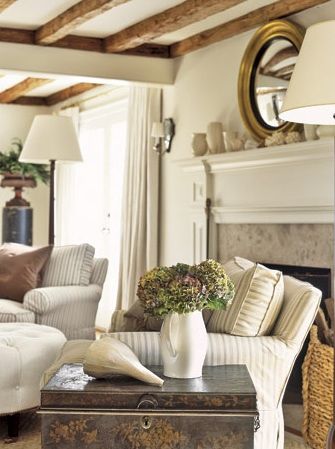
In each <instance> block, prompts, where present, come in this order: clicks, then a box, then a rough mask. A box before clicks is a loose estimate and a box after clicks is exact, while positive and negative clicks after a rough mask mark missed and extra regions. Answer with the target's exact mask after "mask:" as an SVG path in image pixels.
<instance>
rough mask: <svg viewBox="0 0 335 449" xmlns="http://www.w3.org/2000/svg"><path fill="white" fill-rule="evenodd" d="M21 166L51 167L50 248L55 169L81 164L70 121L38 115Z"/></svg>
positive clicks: (77, 143)
mask: <svg viewBox="0 0 335 449" xmlns="http://www.w3.org/2000/svg"><path fill="white" fill-rule="evenodd" d="M19 161H20V162H31V163H34V164H48V163H50V199H49V244H50V245H53V244H54V241H55V210H54V208H55V165H56V161H59V162H77V161H82V156H81V152H80V147H79V142H78V137H77V133H76V130H75V127H74V124H73V120H72V118H71V117H64V116H58V115H36V116H35V118H34V120H33V123H32V125H31V128H30V131H29V133H28V136H27V139H26V141H25V143H24V145H23V149H22V152H21V155H20V158H19Z"/></svg>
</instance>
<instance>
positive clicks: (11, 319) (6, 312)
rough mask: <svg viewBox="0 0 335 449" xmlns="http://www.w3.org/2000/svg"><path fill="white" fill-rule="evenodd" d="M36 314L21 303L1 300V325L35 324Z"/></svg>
mask: <svg viewBox="0 0 335 449" xmlns="http://www.w3.org/2000/svg"><path fill="white" fill-rule="evenodd" d="M34 322H35V314H34V312H32V311H30V310H26V309H25V308H24V306H23V304H21V303H20V302H17V301H11V300H10V299H0V323H34Z"/></svg>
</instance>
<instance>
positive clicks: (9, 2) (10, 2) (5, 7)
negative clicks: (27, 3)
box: [0, 0, 16, 12]
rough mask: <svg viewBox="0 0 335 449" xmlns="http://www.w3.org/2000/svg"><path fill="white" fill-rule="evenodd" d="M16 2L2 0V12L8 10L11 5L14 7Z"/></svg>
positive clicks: (0, 8)
mask: <svg viewBox="0 0 335 449" xmlns="http://www.w3.org/2000/svg"><path fill="white" fill-rule="evenodd" d="M14 2H16V0H0V12H2V11H4V10H5V9H7V8H8V7H9V6H10V5H12V4H13V3H14Z"/></svg>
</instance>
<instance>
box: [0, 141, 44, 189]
mask: <svg viewBox="0 0 335 449" xmlns="http://www.w3.org/2000/svg"><path fill="white" fill-rule="evenodd" d="M22 147H23V145H22V141H21V140H20V139H13V140H12V143H11V147H10V149H9V151H8V152H6V153H2V152H0V175H5V174H6V173H10V174H18V175H20V176H22V177H31V178H33V179H35V180H36V181H41V182H43V183H44V184H47V183H48V181H49V178H50V173H49V170H48V166H47V165H42V164H29V163H25V162H19V157H20V154H21V151H22Z"/></svg>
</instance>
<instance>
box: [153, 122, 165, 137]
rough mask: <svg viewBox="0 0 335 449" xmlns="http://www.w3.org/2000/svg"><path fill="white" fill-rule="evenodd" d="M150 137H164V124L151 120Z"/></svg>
mask: <svg viewBox="0 0 335 449" xmlns="http://www.w3.org/2000/svg"><path fill="white" fill-rule="evenodd" d="M151 137H164V126H163V123H162V122H153V124H152V129H151Z"/></svg>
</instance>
